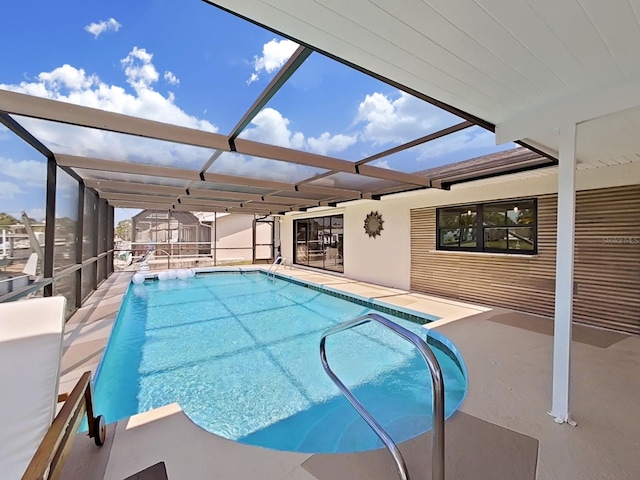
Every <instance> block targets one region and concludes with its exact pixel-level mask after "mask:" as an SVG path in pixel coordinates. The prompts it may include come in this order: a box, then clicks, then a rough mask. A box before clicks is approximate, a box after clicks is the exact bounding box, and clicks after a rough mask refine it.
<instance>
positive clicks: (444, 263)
mask: <svg viewBox="0 0 640 480" xmlns="http://www.w3.org/2000/svg"><path fill="white" fill-rule="evenodd" d="M556 211H557V196H556V195H545V196H541V197H538V255H537V256H534V257H528V256H525V255H522V256H513V255H491V254H485V253H456V252H443V251H436V209H435V207H425V208H418V209H414V210H411V288H412V289H413V290H416V291H420V292H425V293H431V294H436V295H441V296H445V297H450V298H456V299H460V300H466V301H472V302H479V303H483V304H486V305H496V306H501V307H506V308H512V309H515V310H522V311H525V312H531V313H537V314H541V315H547V316H553V310H554V297H555V292H554V289H555V256H556ZM575 244H576V250H575V269H574V281H575V292H574V321H577V322H581V323H587V324H592V325H598V326H603V327H607V328H613V329H616V330H621V331H626V332H630V333H635V334H640V185H634V186H629V187H618V188H608V189H600V190H588V191H582V192H578V194H577V201H576V242H575Z"/></svg>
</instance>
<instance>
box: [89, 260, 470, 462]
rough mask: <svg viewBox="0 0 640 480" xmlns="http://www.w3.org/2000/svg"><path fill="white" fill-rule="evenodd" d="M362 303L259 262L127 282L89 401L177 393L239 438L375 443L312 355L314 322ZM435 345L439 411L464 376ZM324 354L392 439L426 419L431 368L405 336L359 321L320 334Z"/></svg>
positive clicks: (329, 446) (131, 410) (295, 447)
mask: <svg viewBox="0 0 640 480" xmlns="http://www.w3.org/2000/svg"><path fill="white" fill-rule="evenodd" d="M361 303H362V302H361ZM371 311H374V310H372V309H371V308H370V306H369V305H363V304H358V303H353V302H349V301H346V300H344V299H342V298H337V297H335V296H331V295H327V294H325V293H322V292H320V291H317V290H315V289H311V288H305V287H304V286H301V285H297V284H295V283H292V282H289V281H286V280H280V279H275V280H271V279H269V278H268V277H267V275H264V274H261V273H259V272H247V273H242V274H241V273H235V274H230V273H214V274H199V275H197V276H196V277H194V278H190V279H187V280H168V281H147V282H145V283H144V284H140V285H133V284H132V285H131V286H130V288H129V291H128V292H127V295H126V297H125V300H124V302H123V305H122V307H121V311H120V314H119V316H118V320H117V321H116V325H115V327H114V330H113V333H112V335H111V338H110V340H109V344H108V347H107V351H106V353H105V355H104V357H103V360H102V362H101V365H100V367H99V370H98V374H97V378H96V388H95V397H96V404H97V408H98V411H100V412H101V413H103V414H104V415H105V416H106V418H107V421H108V422H113V421H116V420H119V419H122V418H125V417H127V416H130V415H133V414H135V413H140V412H144V411H147V410H150V409H153V408H157V407H160V406H163V405H166V404H169V403H172V402H178V403H179V404H180V405H181V407H182V408H183V410H184V411H185V413H186V414H187V415H188V416H189V417H190V418H191V419H192V420H193V421H194V422H195V423H196V424H198V425H200V426H201V427H202V428H204V429H206V430H208V431H210V432H213V433H216V434H218V435H222V436H224V437H226V438H230V439H232V440H237V441H239V442H242V443H247V444H252V445H259V446H263V447H268V448H274V449H279V450H289V451H299V452H309V453H320V452H324V453H330V452H353V451H361V450H368V449H371V448H378V447H379V446H381V444H380V443H379V441H378V439H377V437H376V436H375V434H374V433H373V432H372V431H371V430H370V429H369V427H368V426H367V425H366V423H364V421H363V420H362V419H361V418H360V417H359V416H358V414H357V413H356V412H355V410H353V408H352V407H351V406H350V405H349V403H348V402H347V400H346V399H344V398H343V397H342V395H341V394H340V393H339V391H338V389H337V388H336V387H335V386H334V385H333V383H332V382H331V380H330V379H329V378H328V377H327V376H326V374H325V373H324V371H323V369H322V365H321V363H320V358H319V341H320V335H321V333H322V332H323V331H324V330H326V329H327V328H329V327H331V326H333V325H335V324H337V323H339V322H341V321H344V320H348V319H351V318H353V317H356V316H360V315H363V314H365V313H368V312H371ZM382 314H383V315H384V316H386V317H387V318H389V319H391V320H393V321H395V322H397V323H399V324H401V325H402V326H404V327H405V328H408V329H410V330H412V331H414V332H416V333H420V332H421V326H420V325H419V324H417V323H415V322H412V321H409V320H406V319H403V318H398V317H394V316H392V315H390V314H389V313H388V311H387V312H385V313H382ZM421 336H424V335H421ZM434 351H435V353H436V356H437V358H438V360H439V362H440V365H441V367H442V370H443V374H444V381H445V393H446V398H445V408H446V413H447V415H449V414H451V413H452V412H453V411H455V409H456V408H457V407H458V406H459V404H460V402H461V401H462V399H463V397H464V394H465V391H466V379H465V376H464V374H463V373H462V368H461V360H459V359H457V358H456V357H454V356H453V355H452V354H451V351H449V352H447V353H445V352H444V351H442V350H439V349H434ZM327 356H328V358H329V360H330V362H331V365H332V368H334V370H335V371H336V373H337V374H338V375H339V376H340V377H341V378H342V379H343V381H344V382H345V384H346V385H348V386H349V387H350V388H352V390H353V391H354V393H355V394H356V396H357V397H358V398H359V399H360V400H361V401H362V402H363V403H364V405H365V406H366V407H367V408H368V409H369V410H370V411H371V413H372V414H373V415H374V416H375V417H376V419H377V420H378V421H379V422H380V424H381V425H383V426H384V427H385V428H386V429H387V430H388V431H389V433H390V434H391V436H392V437H393V438H394V439H395V440H396V441H397V442H400V441H403V440H407V439H409V438H412V437H413V436H415V435H418V434H420V433H423V432H425V431H426V430H428V429H429V428H431V383H430V378H429V375H428V372H427V369H426V367H425V365H424V362H423V360H422V358H421V357H420V356H419V354H418V353H417V351H416V350H414V349H413V347H412V346H411V345H410V344H408V343H406V342H404V341H403V340H402V339H400V338H398V337H396V336H395V335H393V333H392V332H389V331H387V330H385V329H383V328H382V327H381V326H379V325H376V324H367V325H363V326H361V327H358V328H356V329H353V330H350V331H347V332H343V333H341V334H339V335H336V336H334V337H331V338H330V339H328V341H327ZM452 357H453V358H452ZM454 358H455V361H454Z"/></svg>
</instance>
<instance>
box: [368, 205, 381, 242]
mask: <svg viewBox="0 0 640 480" xmlns="http://www.w3.org/2000/svg"><path fill="white" fill-rule="evenodd" d="M383 223H384V220H382V215H380V214H379V213H378V212H373V211H372V212H371V213H369V214H368V215H367V216H366V217H365V219H364V231H365V232H367V235H369V237H373V238H376V237H377V236H378V235H380V234H381V233H380V232H382V230H384V227H383V226H382V224H383Z"/></svg>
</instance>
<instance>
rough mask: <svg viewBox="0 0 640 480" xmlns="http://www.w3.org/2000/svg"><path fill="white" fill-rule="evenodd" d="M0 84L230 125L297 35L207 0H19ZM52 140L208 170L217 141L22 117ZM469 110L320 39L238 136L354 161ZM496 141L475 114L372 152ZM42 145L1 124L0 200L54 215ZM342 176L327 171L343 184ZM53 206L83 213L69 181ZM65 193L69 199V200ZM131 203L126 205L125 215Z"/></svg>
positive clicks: (409, 155)
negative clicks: (425, 94) (443, 103)
mask: <svg viewBox="0 0 640 480" xmlns="http://www.w3.org/2000/svg"><path fill="white" fill-rule="evenodd" d="M0 41H2V48H0V88H1V89H5V90H12V91H17V92H22V93H28V94H31V95H37V96H42V97H47V98H53V99H57V100H62V101H67V102H72V103H78V104H81V105H86V106H90V107H96V108H102V109H106V110H111V111H115V112H119V113H124V114H127V115H133V116H138V117H144V118H150V119H153V120H158V121H162V122H167V123H173V124H178V125H183V126H188V127H191V128H197V129H201V130H205V131H211V132H218V133H221V134H228V133H229V132H230V131H231V130H232V129H233V128H234V126H235V125H236V123H237V122H238V121H239V119H240V118H241V117H242V115H243V114H244V113H245V111H246V110H247V109H248V107H249V106H250V105H251V104H252V103H253V101H254V100H255V99H256V98H257V97H258V96H259V95H260V93H261V92H262V91H263V89H264V88H265V87H266V86H267V84H268V83H269V81H270V80H271V79H272V78H273V76H274V75H275V74H276V73H277V71H278V70H279V68H280V67H281V66H282V65H283V64H284V63H285V62H286V60H287V59H288V58H289V56H290V55H291V54H292V53H293V52H294V51H295V49H296V47H297V45H296V44H295V43H294V42H292V41H290V40H286V39H284V38H282V37H279V36H277V35H275V34H274V33H272V32H269V31H267V30H264V29H262V28H260V27H257V26H255V25H252V24H251V23H248V22H246V21H244V20H241V19H238V18H236V17H234V16H232V15H230V14H228V13H225V12H223V11H221V10H219V9H217V8H215V7H213V6H211V5H209V4H207V3H206V2H203V1H201V0H180V1H178V0H173V1H170V0H136V1H135V2H132V1H130V0H112V1H106V0H90V1H88V2H84V3H83V4H82V8H78V4H77V2H75V1H71V0H60V1H57V2H50V1H43V0H33V1H30V2H9V3H8V4H7V5H6V6H5V7H4V8H3V15H2V16H0ZM16 120H18V121H19V122H20V123H21V124H22V125H23V126H25V127H26V128H27V129H28V130H29V131H31V132H32V133H33V134H34V135H35V136H36V137H37V138H39V139H40V140H41V141H43V143H45V145H47V146H48V147H49V148H50V149H51V150H52V151H54V153H71V154H77V155H90V156H94V157H99V158H107V159H113V160H120V161H130V162H138V163H149V164H162V165H169V166H175V167H180V168H190V169H194V170H199V169H200V168H201V167H202V165H203V164H204V162H205V161H206V160H207V159H208V157H209V156H210V154H211V153H212V152H211V151H208V150H207V149H202V148H197V147H189V146H182V145H175V144H168V143H167V142H160V141H155V140H146V139H139V138H132V137H129V136H126V135H119V134H113V133H106V132H99V131H95V130H91V129H86V128H82V127H69V126H61V125H54V124H51V123H49V122H44V121H37V120H31V119H24V118H16ZM460 121H461V120H460V119H459V118H457V117H455V116H453V115H451V114H448V113H446V112H444V111H442V110H440V109H437V108H435V107H433V106H431V105H429V104H426V103H425V102H423V101H421V100H418V99H416V98H414V97H412V96H410V95H407V94H405V93H403V92H400V91H398V90H397V89H395V88H393V87H390V86H388V85H386V84H384V83H382V82H380V81H377V80H374V79H372V78H370V77H368V76H366V75H364V74H361V73H359V72H356V71H354V70H352V69H350V68H348V67H346V66H344V65H341V64H340V63H338V62H335V61H333V60H331V59H328V58H326V57H323V56H322V55H320V54H318V53H313V54H312V55H311V56H310V57H309V59H307V61H306V62H305V63H304V64H303V65H302V66H301V67H300V68H299V69H298V71H296V72H295V73H294V75H293V77H292V78H291V80H290V81H289V82H287V84H285V86H284V87H283V88H282V89H281V90H280V91H279V92H278V93H277V94H276V95H275V97H274V98H273V99H272V100H271V101H270V102H269V103H268V104H267V105H266V107H265V108H264V109H263V110H262V111H261V112H260V113H259V114H258V115H257V116H256V117H255V118H254V120H253V121H252V123H251V124H250V125H249V126H248V127H247V129H245V131H244V132H243V134H242V136H243V137H244V138H249V139H252V140H256V141H260V142H264V143H272V144H276V145H281V146H286V147H290V148H295V149H300V150H304V151H309V152H314V153H319V154H323V155H330V156H335V157H338V158H343V159H346V160H351V161H356V160H359V159H362V158H364V157H366V156H369V155H372V154H374V153H377V152H380V151H383V150H386V149H388V148H391V147H394V146H397V145H400V144H402V143H405V142H407V141H410V140H413V139H415V138H418V137H421V136H423V135H426V134H428V133H431V132H434V131H437V130H439V129H442V128H444V127H447V126H450V125H453V124H456V123H459V122H460ZM510 147H512V145H504V146H500V147H496V146H495V140H494V136H493V134H491V133H490V132H487V131H485V130H482V129H480V128H479V127H473V128H471V129H467V130H465V131H462V132H459V133H458V134H454V135H451V136H448V137H446V138H443V139H439V140H437V141H435V142H430V143H429V144H427V145H424V146H421V147H416V148H414V149H411V150H409V151H406V152H403V153H402V154H399V155H395V156H391V157H388V158H385V159H382V160H380V161H378V162H377V163H372V164H373V165H377V166H380V167H383V168H394V169H398V170H401V171H406V172H415V171H420V170H425V169H428V168H431V167H435V166H439V165H443V164H447V163H452V162H455V161H461V160H465V159H468V158H474V157H477V156H480V155H484V154H487V153H490V152H494V151H497V150H503V149H505V148H510ZM209 171H212V172H218V173H228V174H240V175H252V176H257V177H258V178H269V179H277V180H287V181H298V180H302V179H304V178H307V177H309V176H311V175H313V174H315V173H320V172H322V170H320V169H313V168H310V167H303V166H298V165H295V164H287V163H284V162H275V161H272V160H264V159H258V158H250V157H243V156H240V155H237V154H224V155H223V156H222V157H221V158H220V159H218V160H217V161H216V162H215V163H214V164H213V166H212V167H211V169H210V170H209ZM45 179H46V168H45V159H44V157H42V155H41V154H39V153H38V152H37V151H35V150H34V149H32V148H31V147H30V146H28V145H27V144H26V143H24V142H23V141H22V140H20V139H19V138H17V137H16V136H15V135H14V134H13V133H12V132H10V131H8V130H7V129H5V128H4V127H2V126H0V211H4V212H7V213H11V214H13V215H14V216H16V215H17V216H19V214H20V212H21V211H23V210H24V211H26V212H27V213H28V214H29V215H30V216H31V217H34V218H36V219H38V220H41V219H43V217H44V206H45V205H44V203H45V202H44V194H45ZM341 181H342V180H341V177H340V176H334V177H329V178H327V179H324V180H323V181H322V182H323V183H322V184H325V185H329V186H331V185H334V186H341V184H340V182H341ZM61 183H63V184H64V185H67V187H68V188H62V189H61V191H60V192H59V193H58V197H59V201H58V204H59V208H58V212H56V214H57V216H71V217H73V216H75V213H74V208H72V206H73V199H74V198H75V197H74V195H75V192H74V189H73V188H72V186H73V182H65V181H63V182H61ZM65 197H66V199H67V201H65ZM130 214H131V212H130V211H118V212H117V220H120V219H122V218H124V217H126V216H129V215H130Z"/></svg>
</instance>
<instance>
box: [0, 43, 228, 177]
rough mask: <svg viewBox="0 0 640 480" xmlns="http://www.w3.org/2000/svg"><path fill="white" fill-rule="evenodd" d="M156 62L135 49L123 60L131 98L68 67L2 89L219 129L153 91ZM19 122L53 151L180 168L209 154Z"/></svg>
mask: <svg viewBox="0 0 640 480" xmlns="http://www.w3.org/2000/svg"><path fill="white" fill-rule="evenodd" d="M152 60H153V55H152V54H151V53H149V52H147V51H146V50H145V49H144V48H138V47H134V48H133V49H132V50H131V52H129V54H128V55H127V56H126V57H125V58H124V59H122V60H121V65H122V68H123V70H124V74H125V76H126V79H127V82H128V83H129V84H130V85H131V86H132V87H133V92H132V93H129V92H127V91H126V90H125V89H124V88H122V87H120V86H117V85H109V84H106V83H104V82H102V81H101V80H100V78H99V77H98V76H97V75H88V74H87V73H86V72H85V71H84V70H83V69H78V68H76V67H73V66H71V65H66V64H65V65H63V66H61V67H58V68H56V69H54V70H53V71H51V72H42V73H41V74H40V75H38V76H37V78H36V79H35V80H34V81H31V82H28V81H23V82H21V83H20V84H17V85H8V84H0V88H2V89H5V90H11V91H15V92H21V93H26V94H29V95H35V96H39V97H44V98H51V99H54V100H60V101H63V102H69V103H74V104H78V105H83V106H87V107H93V108H98V109H102V110H108V111H112V112H117V113H123V114H125V115H131V116H134V117H141V118H147V119H151V120H157V121H160V122H165V123H172V124H175V125H180V126H184V127H189V128H196V129H199V130H204V131H209V132H217V130H218V128H217V127H216V126H215V125H213V124H212V123H210V122H209V121H207V120H204V119H200V118H197V117H195V116H193V115H189V114H187V113H186V112H185V111H184V110H182V109H181V108H180V107H178V106H177V105H176V104H175V97H174V95H173V94H171V93H169V94H168V95H167V96H164V95H162V94H161V93H160V92H157V91H156V90H154V84H155V83H156V82H157V81H158V79H159V75H158V71H157V70H156V68H155V66H154V65H153V63H152ZM21 122H22V123H23V124H24V126H25V128H27V129H28V130H30V131H31V133H33V134H34V135H35V136H36V137H37V138H39V139H40V140H41V141H43V142H44V143H45V144H46V145H48V146H49V147H50V148H52V149H53V150H54V151H59V152H64V153H71V154H75V155H91V156H95V157H103V158H112V159H116V160H128V161H145V162H147V163H159V164H165V165H175V164H177V163H179V164H180V166H182V167H192V166H194V167H196V168H199V167H201V166H202V165H203V164H204V162H205V161H206V160H207V158H208V157H209V155H210V152H209V151H208V150H207V149H198V148H197V147H191V146H188V145H175V144H171V143H168V142H160V141H154V140H148V139H141V138H137V137H131V136H127V135H118V134H114V133H111V132H103V131H99V130H92V129H83V128H80V127H71V126H68V125H64V124H53V123H48V122H43V121H38V120H30V119H24V120H22V119H21Z"/></svg>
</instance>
